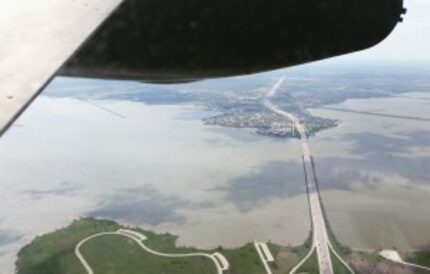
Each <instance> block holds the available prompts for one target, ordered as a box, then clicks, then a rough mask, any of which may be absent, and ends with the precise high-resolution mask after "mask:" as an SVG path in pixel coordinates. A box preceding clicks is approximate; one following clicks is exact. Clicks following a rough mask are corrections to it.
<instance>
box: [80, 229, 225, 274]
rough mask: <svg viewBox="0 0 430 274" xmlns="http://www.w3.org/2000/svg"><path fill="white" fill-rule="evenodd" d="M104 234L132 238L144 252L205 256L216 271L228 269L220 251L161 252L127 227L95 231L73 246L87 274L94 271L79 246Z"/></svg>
mask: <svg viewBox="0 0 430 274" xmlns="http://www.w3.org/2000/svg"><path fill="white" fill-rule="evenodd" d="M106 235H120V236H124V237H128V238H130V239H132V240H134V241H135V242H136V243H137V244H138V245H139V246H140V247H141V248H142V249H143V250H145V251H146V252H148V253H150V254H152V255H156V256H160V257H166V258H187V257H206V258H208V259H210V260H212V262H213V263H214V264H215V266H216V268H217V273H218V274H222V273H223V271H224V270H228V268H229V263H228V261H227V259H226V258H225V257H224V256H223V255H222V254H221V253H218V252H216V253H214V254H207V253H202V252H196V253H188V254H168V253H161V252H158V251H155V250H152V249H150V248H148V247H147V246H146V245H144V244H143V241H144V240H146V236H145V235H143V234H141V233H140V232H137V231H134V230H129V229H119V230H117V231H116V232H102V233H97V234H94V235H91V236H88V237H87V238H85V239H83V240H81V241H80V242H79V243H78V244H77V245H76V247H75V255H76V257H77V258H78V259H79V261H80V262H81V264H82V266H83V267H84V268H85V270H86V271H87V274H94V271H93V270H92V268H91V266H90V265H89V264H88V262H87V261H86V260H85V258H84V257H83V256H82V253H81V252H80V248H81V247H82V245H83V244H85V243H86V242H87V241H89V240H91V239H94V238H96V237H101V236H106Z"/></svg>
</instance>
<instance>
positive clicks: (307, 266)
mask: <svg viewBox="0 0 430 274" xmlns="http://www.w3.org/2000/svg"><path fill="white" fill-rule="evenodd" d="M296 273H309V274H318V273H319V267H318V258H317V252H316V249H315V250H314V251H313V252H312V255H311V256H310V257H309V258H308V259H307V260H306V262H305V263H304V264H303V265H302V266H301V267H300V268H299V269H298V270H297V272H296Z"/></svg>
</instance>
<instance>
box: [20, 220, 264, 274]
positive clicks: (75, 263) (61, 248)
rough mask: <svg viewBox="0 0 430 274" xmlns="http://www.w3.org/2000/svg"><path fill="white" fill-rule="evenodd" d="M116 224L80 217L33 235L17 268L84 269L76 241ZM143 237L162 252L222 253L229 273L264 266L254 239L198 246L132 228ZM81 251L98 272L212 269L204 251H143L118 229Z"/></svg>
mask: <svg viewBox="0 0 430 274" xmlns="http://www.w3.org/2000/svg"><path fill="white" fill-rule="evenodd" d="M120 228H126V227H123V226H120V225H118V224H116V223H115V222H112V221H103V220H95V219H81V220H78V221H74V222H73V223H72V224H71V225H70V226H68V227H66V228H63V229H60V230H57V231H55V232H53V233H50V234H46V235H44V236H40V237H37V238H36V239H34V240H33V241H32V242H31V243H30V244H29V245H28V246H26V247H24V248H23V249H22V250H21V251H20V252H19V254H18V259H17V262H16V266H17V274H63V273H64V274H86V271H85V269H84V268H83V266H82V265H81V263H80V262H79V260H78V259H77V257H76V256H75V254H74V249H75V247H76V245H77V244H78V243H79V242H80V241H81V240H83V239H85V238H86V237H88V236H91V235H94V234H97V233H100V232H114V231H117V230H118V229H120ZM132 229H133V230H135V231H139V232H141V233H142V234H144V235H145V236H146V237H147V240H145V241H144V243H145V245H146V246H147V247H149V248H150V249H153V250H155V251H159V252H163V253H179V254H182V253H193V252H204V253H213V252H216V251H218V252H220V253H222V254H223V255H224V256H225V257H226V258H227V260H228V261H229V263H230V267H231V268H230V270H229V271H228V272H227V273H228V274H254V273H255V274H260V273H263V272H264V267H263V265H262V262H261V261H260V258H259V257H258V254H257V252H256V250H255V248H254V245H253V244H247V245H245V246H243V247H240V248H236V249H223V248H222V247H219V248H217V249H216V250H209V251H201V250H197V249H196V248H192V247H177V246H176V245H175V243H176V240H177V237H176V236H174V235H171V234H156V233H154V232H151V231H145V230H142V229H139V228H132ZM81 253H82V255H83V256H84V258H85V259H86V260H87V262H88V263H89V265H90V266H91V268H92V269H93V270H94V273H96V274H99V273H103V274H115V273H120V274H135V273H136V274H137V273H140V274H141V273H149V274H152V273H153V274H163V273H166V274H167V273H168V274H181V273H197V274H199V273H204V274H207V273H208V274H210V273H215V272H216V268H215V266H214V264H213V262H212V261H211V260H210V259H207V258H204V257H190V258H173V259H172V258H165V257H159V256H155V255H152V254H149V253H147V252H146V251H144V250H142V248H141V247H140V246H139V245H138V244H137V243H136V242H135V241H133V240H131V239H128V238H126V237H123V236H120V235H104V236H100V237H96V238H93V239H91V240H89V241H87V242H85V243H84V244H83V245H82V246H81Z"/></svg>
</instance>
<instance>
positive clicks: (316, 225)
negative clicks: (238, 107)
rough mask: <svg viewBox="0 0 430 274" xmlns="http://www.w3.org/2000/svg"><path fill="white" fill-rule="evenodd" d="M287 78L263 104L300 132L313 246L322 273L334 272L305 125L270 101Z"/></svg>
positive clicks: (274, 87) (273, 90) (267, 96)
mask: <svg viewBox="0 0 430 274" xmlns="http://www.w3.org/2000/svg"><path fill="white" fill-rule="evenodd" d="M284 80H285V78H284V77H282V78H281V79H279V81H278V82H277V83H276V84H275V85H274V86H273V87H272V89H271V90H270V91H269V92H268V93H267V94H266V96H265V97H264V99H263V104H264V105H265V106H266V108H268V109H269V110H271V111H272V112H274V113H277V114H279V115H282V116H284V117H286V118H287V119H288V120H290V121H291V122H292V123H293V126H294V127H295V129H296V130H297V132H298V133H299V137H300V140H301V145H302V154H303V156H302V157H303V165H304V170H305V179H306V180H305V181H306V188H307V190H308V199H309V206H310V209H311V219H312V226H313V247H315V248H316V250H317V256H318V265H319V270H320V273H321V274H332V273H333V266H332V262H331V257H330V250H329V244H330V240H329V237H328V233H327V226H326V223H325V219H324V215H323V211H322V207H321V201H320V196H319V192H318V186H317V180H316V175H315V169H314V163H313V158H312V155H311V152H310V149H309V144H308V138H307V134H306V128H305V126H304V125H303V124H302V123H301V122H300V120H299V119H298V118H297V117H296V116H294V115H293V114H291V113H288V112H286V111H283V110H281V109H279V108H278V107H277V106H276V105H274V104H273V103H272V102H271V101H270V97H272V96H274V95H275V94H276V91H277V90H278V89H279V87H280V86H281V85H282V83H283V82H284Z"/></svg>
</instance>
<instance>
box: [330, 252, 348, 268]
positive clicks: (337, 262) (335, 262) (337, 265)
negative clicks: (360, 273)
mask: <svg viewBox="0 0 430 274" xmlns="http://www.w3.org/2000/svg"><path fill="white" fill-rule="evenodd" d="M330 256H331V261H332V265H333V272H334V273H335V274H351V272H350V271H349V270H348V268H346V267H345V265H344V264H343V263H342V262H341V261H340V260H339V259H338V258H337V257H336V255H334V253H333V251H331V250H330Z"/></svg>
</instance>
